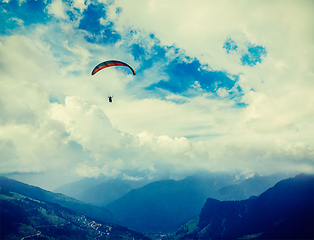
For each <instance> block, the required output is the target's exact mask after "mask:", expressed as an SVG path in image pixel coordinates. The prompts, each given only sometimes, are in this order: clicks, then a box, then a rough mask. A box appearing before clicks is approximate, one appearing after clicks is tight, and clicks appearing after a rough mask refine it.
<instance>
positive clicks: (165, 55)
mask: <svg viewBox="0 0 314 240" xmlns="http://www.w3.org/2000/svg"><path fill="white" fill-rule="evenodd" d="M191 3H192V1H188V0H186V1H183V2H182V3H181V4H180V5H178V3H177V2H176V1H158V2H157V1H153V0H151V1H136V2H132V3H130V2H128V1H80V0H73V1H61V0H52V1H40V0H38V1H34V0H33V1H27V0H24V1H23V0H21V1H15V0H1V2H0V10H1V15H0V19H1V23H2V24H1V25H0V55H1V56H3V57H1V61H0V75H1V85H2V86H3V88H2V89H1V90H0V91H1V93H2V94H1V97H0V109H1V114H0V132H1V134H0V154H1V155H0V157H1V158H2V161H1V169H2V170H1V171H2V172H1V173H2V174H10V173H11V176H12V173H14V174H15V175H14V176H15V177H16V178H20V179H24V180H26V181H29V182H30V183H34V184H40V183H41V182H42V183H43V182H45V184H42V186H43V187H46V188H50V189H52V188H54V187H57V185H58V184H59V185H60V184H62V183H65V182H67V181H73V180H74V179H79V178H81V177H93V176H97V175H98V174H104V175H107V176H111V177H125V178H137V177H138V178H140V177H141V178H142V177H147V178H151V179H160V178H174V179H178V178H182V177H184V176H186V175H188V174H191V173H193V172H195V171H198V170H199V169H208V170H211V171H236V172H238V173H239V174H251V173H254V172H258V173H259V174H271V173H274V172H293V171H295V172H313V169H314V168H313V156H314V148H313V140H312V138H311V137H310V136H311V133H314V132H313V131H314V126H313V121H312V119H313V117H314V115H313V111H312V108H311V106H313V103H314V100H313V97H312V90H313V82H312V78H313V69H314V68H313V49H314V48H313V41H312V39H313V38H312V37H313V29H314V28H313V22H314V21H313V16H312V10H313V3H312V2H311V1H306V0H304V1H297V2H296V1H279V0H275V1H272V2H251V1H244V0H243V1H237V2H233V3H231V4H230V3H229V2H227V1H219V2H216V1H199V2H197V3H195V2H193V4H191ZM278 9H280V10H278ZM266 15H267V16H268V17H265V16H266ZM109 59H117V60H121V61H125V62H127V63H128V64H130V65H131V66H133V67H134V68H135V69H136V71H137V74H136V76H133V75H132V73H131V72H130V71H129V69H127V68H123V67H116V68H114V67H113V68H110V69H104V70H102V71H100V72H99V73H97V74H96V75H94V76H91V75H90V73H91V71H92V69H93V68H94V66H96V65H97V64H98V63H100V62H102V61H105V60H109ZM108 95H113V96H114V101H113V103H111V104H110V103H108V99H107V96H108ZM130 172H132V174H133V175H132V176H129V173H130ZM143 173H145V174H143ZM30 176H31V177H30ZM56 176H58V179H62V181H61V180H60V182H56V183H55V186H53V184H50V185H49V181H48V180H47V179H55V178H56ZM43 179H46V180H45V181H43Z"/></svg>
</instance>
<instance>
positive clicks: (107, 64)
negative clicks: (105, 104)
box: [92, 60, 136, 103]
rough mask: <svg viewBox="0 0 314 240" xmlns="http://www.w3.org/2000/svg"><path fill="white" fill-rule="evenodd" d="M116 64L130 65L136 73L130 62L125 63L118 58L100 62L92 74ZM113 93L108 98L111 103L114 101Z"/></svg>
mask: <svg viewBox="0 0 314 240" xmlns="http://www.w3.org/2000/svg"><path fill="white" fill-rule="evenodd" d="M114 66H122V67H128V68H129V69H130V70H131V71H132V73H133V75H136V70H135V69H134V68H133V67H131V66H130V65H129V64H127V63H125V62H121V61H117V60H108V61H105V62H102V63H99V64H98V65H97V66H96V67H95V68H94V69H93V71H92V75H94V74H96V73H97V72H99V71H100V70H102V69H104V68H108V67H114ZM112 98H113V96H112V95H109V96H108V100H109V102H110V103H111V102H112Z"/></svg>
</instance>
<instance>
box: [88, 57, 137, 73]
mask: <svg viewBox="0 0 314 240" xmlns="http://www.w3.org/2000/svg"><path fill="white" fill-rule="evenodd" d="M113 66H123V67H128V68H130V69H131V71H132V73H133V75H136V71H135V69H134V68H133V67H131V66H130V65H129V64H126V63H124V62H121V61H117V60H108V61H105V62H102V63H99V64H98V65H97V66H96V67H95V68H94V69H93V71H92V75H94V74H95V73H97V72H99V71H100V70H102V69H104V68H107V67H113Z"/></svg>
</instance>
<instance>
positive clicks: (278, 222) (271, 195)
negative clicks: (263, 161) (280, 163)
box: [176, 174, 314, 239]
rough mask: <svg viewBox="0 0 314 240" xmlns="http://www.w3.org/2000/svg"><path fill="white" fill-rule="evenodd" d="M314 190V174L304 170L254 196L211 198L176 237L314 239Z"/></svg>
mask: <svg viewBox="0 0 314 240" xmlns="http://www.w3.org/2000/svg"><path fill="white" fill-rule="evenodd" d="M313 194H314V175H305V174H301V175H298V176H296V177H294V178H289V179H285V180H282V181H280V182H278V183H277V184H276V185H275V186H274V187H272V188H270V189H268V190H267V191H265V192H264V193H262V194H261V195H260V196H258V197H257V198H254V199H247V200H242V201H219V200H216V199H212V198H209V199H207V201H206V203H205V205H204V207H203V209H202V211H201V213H200V215H199V217H198V218H197V219H195V220H194V222H193V221H192V222H190V223H188V224H185V225H183V226H181V227H180V229H179V230H178V231H177V233H176V239H239V238H246V239H250V238H260V239H274V238H277V239H293V237H295V236H299V239H307V238H309V239H313ZM293 226H294V227H293ZM301 237H302V238H301Z"/></svg>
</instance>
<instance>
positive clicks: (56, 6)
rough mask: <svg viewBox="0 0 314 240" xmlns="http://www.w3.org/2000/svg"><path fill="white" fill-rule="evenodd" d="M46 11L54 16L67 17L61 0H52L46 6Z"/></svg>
mask: <svg viewBox="0 0 314 240" xmlns="http://www.w3.org/2000/svg"><path fill="white" fill-rule="evenodd" d="M47 9H48V13H49V14H53V15H54V16H55V17H56V18H61V19H67V15H66V13H65V7H64V5H63V3H62V0H54V1H52V2H51V3H50V5H48V6H47Z"/></svg>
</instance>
